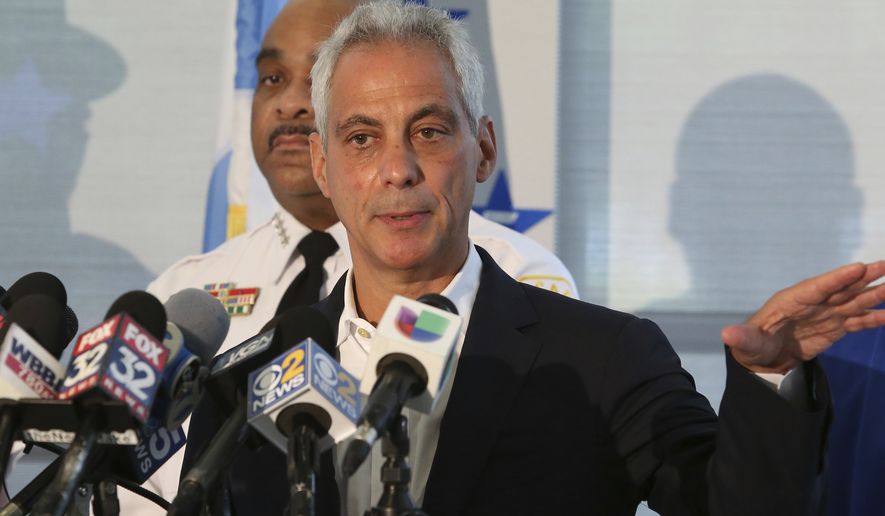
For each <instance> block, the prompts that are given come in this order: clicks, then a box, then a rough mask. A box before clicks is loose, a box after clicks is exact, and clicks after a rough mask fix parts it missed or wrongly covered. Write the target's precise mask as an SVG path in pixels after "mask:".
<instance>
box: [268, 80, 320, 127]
mask: <svg viewBox="0 0 885 516" xmlns="http://www.w3.org/2000/svg"><path fill="white" fill-rule="evenodd" d="M277 115H279V117H280V118H282V119H286V120H289V119H296V118H313V107H312V106H311V104H310V84H307V83H296V82H293V83H291V84H289V86H288V87H287V88H286V89H285V91H283V93H282V94H281V95H280V97H279V102H278V103H277Z"/></svg>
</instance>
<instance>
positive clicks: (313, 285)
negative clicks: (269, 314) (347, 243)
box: [276, 231, 338, 315]
mask: <svg viewBox="0 0 885 516" xmlns="http://www.w3.org/2000/svg"><path fill="white" fill-rule="evenodd" d="M297 249H298V251H299V252H300V253H301V255H302V256H304V269H303V270H302V271H301V272H299V273H298V276H295V279H294V280H292V283H291V284H290V285H289V288H287V289H286V292H285V293H284V294H283V298H282V299H280V304H279V305H278V306H277V313H276V315H279V314H281V313H282V312H285V311H286V310H288V309H289V308H292V307H293V306H308V305H312V304H314V303H316V302H317V301H319V300H320V289H321V288H322V287H323V262H325V261H326V258H328V257H330V256H332V255H333V254H334V253H335V251H337V250H338V243H337V242H335V239H334V238H332V235H330V234H328V233H323V232H322V231H311V232H310V233H309V234H308V235H307V236H306V237H304V238H302V239H301V242H298V246H297Z"/></svg>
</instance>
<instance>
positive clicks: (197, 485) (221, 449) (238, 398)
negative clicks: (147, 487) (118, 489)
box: [168, 307, 328, 516]
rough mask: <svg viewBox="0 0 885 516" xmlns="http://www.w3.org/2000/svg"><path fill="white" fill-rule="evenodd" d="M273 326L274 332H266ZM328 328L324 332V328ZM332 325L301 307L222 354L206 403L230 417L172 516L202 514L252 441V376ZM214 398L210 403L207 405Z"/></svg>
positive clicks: (201, 457)
mask: <svg viewBox="0 0 885 516" xmlns="http://www.w3.org/2000/svg"><path fill="white" fill-rule="evenodd" d="M268 327H270V329H267V328H268ZM324 327H325V328H324ZM327 327H328V321H327V320H326V319H325V317H324V316H323V315H322V314H320V313H319V312H317V311H316V310H315V309H312V308H309V307H297V308H294V309H291V310H287V311H286V312H284V313H282V314H280V315H279V316H277V317H275V318H274V319H272V320H271V321H270V322H268V324H267V325H265V329H267V330H266V331H265V329H263V330H262V332H261V333H259V334H258V335H256V336H254V337H252V338H250V339H247V340H246V341H245V342H243V343H242V344H240V345H238V346H236V347H235V348H233V349H231V350H229V351H227V352H226V353H224V354H222V355H219V356H218V357H216V358H215V360H214V361H213V363H212V368H211V371H210V376H209V378H208V379H207V381H206V392H207V396H205V397H204V400H203V401H201V403H203V402H207V401H208V402H210V403H211V402H215V403H218V404H220V405H222V406H224V407H228V408H229V409H230V411H229V413H230V415H229V416H228V417H227V419H226V420H225V421H224V423H223V424H222V425H221V426H220V428H219V430H218V431H217V432H216V433H215V435H214V436H213V437H212V439H211V440H210V441H209V443H208V445H206V446H204V447H203V449H202V450H199V451H198V452H197V458H196V460H195V461H194V463H193V466H191V468H190V469H189V470H188V472H187V474H185V475H184V477H183V478H182V481H181V484H180V485H179V488H178V494H177V495H176V497H175V499H174V500H173V501H172V504H171V506H170V507H169V512H168V514H169V515H172V516H175V515H179V516H180V515H193V514H199V513H200V511H201V510H202V506H203V502H204V499H205V497H206V495H207V494H208V493H211V492H212V491H213V490H214V488H215V487H216V485H217V483H218V481H219V479H220V478H221V476H222V475H223V474H225V473H226V472H227V471H228V469H229V468H230V465H231V462H232V460H233V456H234V452H235V451H236V450H237V449H238V448H239V447H240V446H241V445H242V444H243V443H244V442H245V440H246V439H247V438H248V437H249V432H247V431H246V430H248V422H247V419H246V391H247V388H248V385H247V379H248V375H249V373H251V372H252V371H253V370H255V369H257V368H258V367H260V366H262V365H264V364H266V363H267V362H269V361H270V360H272V359H273V358H274V357H275V356H277V355H278V354H280V353H281V351H282V350H283V349H285V348H284V346H288V345H291V344H292V343H297V342H300V341H302V340H304V339H305V338H307V337H311V336H313V335H315V334H320V333H321V332H323V331H324V330H325V331H328V329H327ZM206 398H209V400H206Z"/></svg>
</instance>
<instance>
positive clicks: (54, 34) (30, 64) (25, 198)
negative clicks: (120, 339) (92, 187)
mask: <svg viewBox="0 0 885 516" xmlns="http://www.w3.org/2000/svg"><path fill="white" fill-rule="evenodd" d="M0 48H2V52H0V178H2V179H0V206H2V207H3V214H4V215H3V219H4V220H3V224H2V225H0V242H2V245H0V285H4V286H6V287H8V286H9V285H10V284H11V283H13V282H14V281H15V280H16V279H18V278H19V277H21V276H22V275H23V274H25V273H28V272H31V271H35V270H45V271H48V272H51V273H53V274H55V275H57V276H58V277H59V278H60V279H61V280H62V282H63V283H64V284H65V286H66V287H67V289H68V297H69V304H70V305H71V307H72V308H73V309H74V311H75V312H76V313H77V315H78V316H79V318H80V324H81V330H82V329H85V327H86V325H89V324H94V323H96V322H98V321H99V320H101V318H102V317H103V315H104V312H105V310H106V309H107V308H108V307H109V306H110V305H111V303H112V302H113V300H114V299H115V298H116V297H117V296H118V295H119V294H121V293H122V292H124V291H126V290H131V289H140V288H144V287H145V285H146V284H147V282H148V281H149V280H150V279H151V278H152V276H153V275H152V274H151V273H150V272H149V271H148V270H147V268H146V267H145V266H144V265H143V264H142V263H141V262H140V261H139V260H138V259H137V258H136V257H135V256H133V255H132V254H131V253H130V252H128V251H127V250H125V249H123V248H121V247H119V246H117V245H115V244H113V243H111V242H108V241H105V240H101V239H99V238H96V237H92V236H89V235H84V234H75V233H73V232H72V230H71V223H70V217H69V212H68V202H69V199H70V196H71V192H72V191H73V189H74V187H75V185H76V180H77V175H78V174H79V172H80V167H81V165H82V162H83V155H84V152H85V149H86V145H87V143H88V141H89V134H88V132H87V127H86V124H87V123H88V120H89V115H90V113H89V102H91V101H94V100H96V99H100V98H102V97H105V96H107V95H109V94H110V93H112V92H113V91H114V90H116V89H117V88H118V87H119V86H120V84H121V83H122V82H123V79H124V78H125V76H126V65H125V63H124V62H123V60H122V58H121V56H120V55H119V54H118V53H117V51H116V50H114V48H113V47H111V46H110V45H109V44H108V43H107V42H105V41H103V40H101V39H99V38H97V37H96V36H94V35H92V34H89V33H88V32H85V31H83V30H81V29H79V28H77V27H74V26H72V25H69V24H68V23H67V21H66V19H65V8H64V2H63V1H61V0H47V1H41V2H32V1H30V0H4V1H3V2H0ZM125 117H126V114H125V113H120V122H119V123H120V130H121V131H122V130H125V127H126V126H127V125H129V124H135V123H138V121H137V120H131V119H126V118H125ZM119 172H120V175H119V176H118V177H114V178H113V183H111V182H110V181H109V182H107V184H106V186H107V195H108V197H111V196H115V195H120V193H121V191H122V190H123V189H124V188H125V185H126V182H125V173H126V171H125V170H121V171H119ZM94 209H96V210H101V206H96V207H94ZM105 215H106V216H108V217H117V216H119V215H120V214H114V213H107V214H105ZM120 224H127V222H126V221H125V220H124V219H123V218H121V219H120Z"/></svg>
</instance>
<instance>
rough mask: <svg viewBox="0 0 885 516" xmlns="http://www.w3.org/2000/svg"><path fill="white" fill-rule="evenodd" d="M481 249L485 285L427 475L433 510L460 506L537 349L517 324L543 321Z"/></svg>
mask: <svg viewBox="0 0 885 516" xmlns="http://www.w3.org/2000/svg"><path fill="white" fill-rule="evenodd" d="M477 249H478V250H479V254H480V257H481V258H482V261H483V268H482V273H481V274H480V284H479V291H478V292H477V295H476V301H475V303H474V305H473V310H472V312H471V316H470V321H469V324H468V327H467V333H466V336H465V339H464V346H463V348H462V349H461V357H460V359H459V361H458V367H457V369H456V371H455V382H454V384H453V385H452V392H451V396H450V397H449V402H448V406H447V407H446V410H445V413H444V415H443V419H442V423H441V425H440V433H439V442H438V444H437V447H436V454H435V455H434V459H433V465H432V467H431V470H430V477H429V479H428V481H427V489H426V491H425V495H424V503H423V507H424V509H425V510H426V511H428V513H429V514H458V513H459V512H461V510H462V509H463V507H464V505H465V504H466V502H467V500H468V498H469V496H470V494H471V492H472V490H473V486H474V485H475V484H476V481H477V479H478V478H479V475H480V473H481V471H482V469H483V466H484V465H485V463H486V461H487V459H488V456H489V453H490V451H491V448H492V446H493V444H494V442H495V440H496V438H497V435H498V431H499V425H500V424H501V421H502V420H503V419H504V415H506V414H507V413H508V412H509V411H510V410H511V408H512V405H513V400H514V398H515V396H516V393H517V392H518V391H519V388H520V386H521V385H522V383H523V382H524V380H525V377H526V375H527V374H528V371H529V369H530V368H531V366H532V363H533V362H534V360H535V356H536V355H537V353H538V350H539V344H538V343H537V342H534V341H532V340H530V339H529V338H527V337H526V336H525V335H523V334H522V333H521V332H520V331H519V330H520V329H521V328H524V327H526V326H529V325H531V324H534V323H535V322H536V321H537V315H536V313H535V311H534V308H532V306H531V304H530V302H529V300H528V299H527V298H526V294H525V291H524V290H523V287H522V286H521V285H520V284H519V283H517V282H516V281H515V280H513V279H512V278H510V277H509V276H507V274H506V273H505V272H504V271H502V270H501V269H500V268H499V267H498V266H497V264H495V262H494V260H492V258H491V257H490V256H489V255H488V253H486V252H485V250H483V249H482V248H477Z"/></svg>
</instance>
